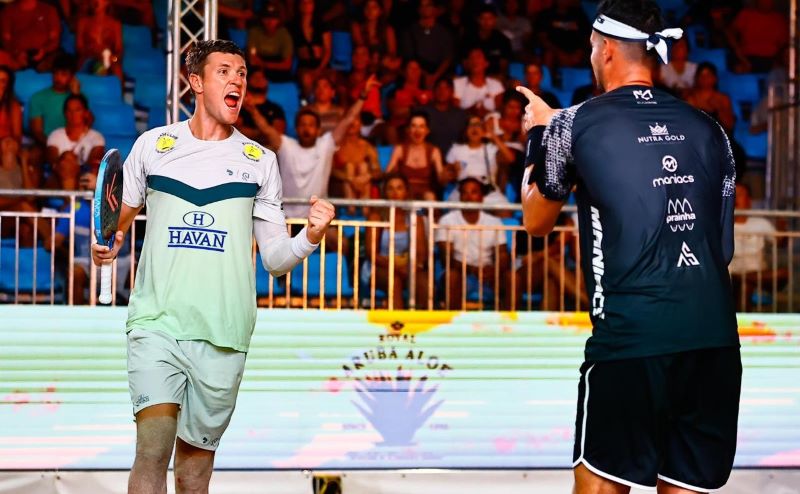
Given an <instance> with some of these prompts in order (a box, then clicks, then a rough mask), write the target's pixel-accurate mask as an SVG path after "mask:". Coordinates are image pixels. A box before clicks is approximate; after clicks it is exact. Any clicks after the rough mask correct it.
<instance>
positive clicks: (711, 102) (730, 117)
mask: <svg viewBox="0 0 800 494" xmlns="http://www.w3.org/2000/svg"><path fill="white" fill-rule="evenodd" d="M717 82H718V79H717V68H716V67H714V64H711V63H709V62H703V63H701V64H700V65H698V66H697V72H696V73H695V78H694V87H693V88H692V90H691V91H690V92H689V93H688V95H687V97H686V101H687V102H688V103H689V104H690V105H692V106H694V107H695V108H699V109H700V110H703V111H704V112H706V113H708V114H709V115H711V117H712V118H714V119H715V120H716V121H718V122H719V123H720V125H722V128H724V129H725V131H726V132H727V133H728V134H731V133H732V132H733V126H734V124H735V123H736V117H735V116H734V114H733V107H732V106H731V99H730V98H729V97H728V95H727V94H725V93H722V92H720V91H719V90H718V89H717Z"/></svg>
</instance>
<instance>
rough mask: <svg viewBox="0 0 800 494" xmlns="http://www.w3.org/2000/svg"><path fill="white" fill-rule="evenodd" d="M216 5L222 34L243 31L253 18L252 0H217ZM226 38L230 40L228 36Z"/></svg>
mask: <svg viewBox="0 0 800 494" xmlns="http://www.w3.org/2000/svg"><path fill="white" fill-rule="evenodd" d="M217 4H218V6H217V13H218V14H219V21H220V27H221V28H222V32H229V31H230V29H244V28H245V26H246V25H247V22H248V21H249V20H250V19H252V18H253V0H218V2H217ZM228 37H229V38H230V34H229V35H228Z"/></svg>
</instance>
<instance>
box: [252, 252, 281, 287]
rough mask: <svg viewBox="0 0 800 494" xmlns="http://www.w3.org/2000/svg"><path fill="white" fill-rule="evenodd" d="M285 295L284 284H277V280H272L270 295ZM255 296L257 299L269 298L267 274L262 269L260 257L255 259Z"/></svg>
mask: <svg viewBox="0 0 800 494" xmlns="http://www.w3.org/2000/svg"><path fill="white" fill-rule="evenodd" d="M285 294H286V284H285V283H282V282H279V281H278V278H273V279H272V295H273V296H279V295H285ZM256 295H257V296H259V297H269V273H267V270H266V269H264V264H263V263H262V262H261V257H260V256H257V257H256Z"/></svg>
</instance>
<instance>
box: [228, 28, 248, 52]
mask: <svg viewBox="0 0 800 494" xmlns="http://www.w3.org/2000/svg"><path fill="white" fill-rule="evenodd" d="M228 37H229V38H230V40H231V41H233V42H234V43H236V44H237V45H239V48H241V49H242V50H244V49H245V48H247V30H246V29H228Z"/></svg>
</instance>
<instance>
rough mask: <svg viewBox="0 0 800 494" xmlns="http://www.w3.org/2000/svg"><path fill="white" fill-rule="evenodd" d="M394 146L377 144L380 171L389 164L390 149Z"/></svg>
mask: <svg viewBox="0 0 800 494" xmlns="http://www.w3.org/2000/svg"><path fill="white" fill-rule="evenodd" d="M393 150H394V146H378V163H380V165H381V171H382V172H385V171H386V167H387V166H389V160H391V159H392V151H393Z"/></svg>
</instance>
